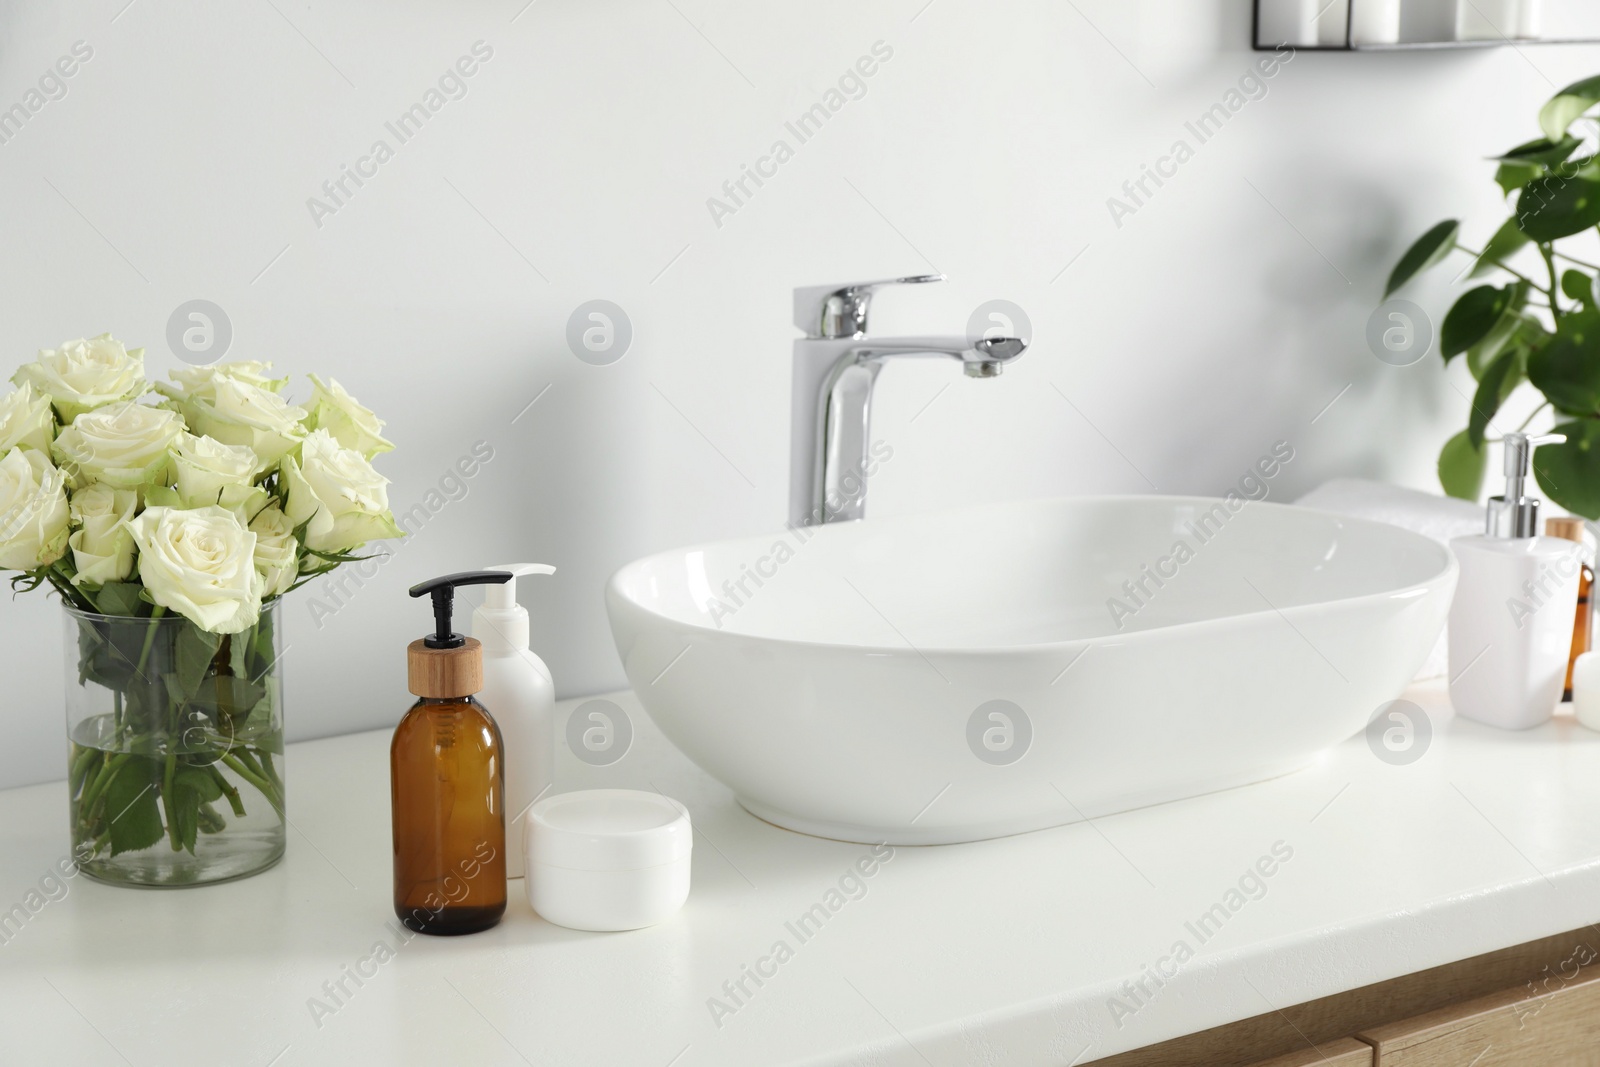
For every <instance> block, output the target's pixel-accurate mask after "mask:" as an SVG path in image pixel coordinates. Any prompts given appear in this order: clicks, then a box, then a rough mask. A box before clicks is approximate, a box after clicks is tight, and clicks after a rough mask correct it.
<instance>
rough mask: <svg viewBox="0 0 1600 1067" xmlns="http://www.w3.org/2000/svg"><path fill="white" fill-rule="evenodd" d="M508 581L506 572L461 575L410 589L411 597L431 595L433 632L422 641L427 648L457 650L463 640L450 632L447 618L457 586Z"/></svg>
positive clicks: (469, 572) (465, 641) (423, 583)
mask: <svg viewBox="0 0 1600 1067" xmlns="http://www.w3.org/2000/svg"><path fill="white" fill-rule="evenodd" d="M511 578H512V575H511V572H510V571H462V572H461V573H460V574H447V575H445V576H444V577H442V578H430V579H429V580H428V581H426V582H420V583H418V584H417V585H414V586H412V587H411V595H412V596H428V595H429V594H432V595H433V626H434V632H433V633H431V634H429V635H428V636H427V637H425V638H423V639H422V643H423V644H425V645H427V646H428V647H429V648H460V647H461V646H462V645H464V644H466V643H467V639H466V638H465V637H462V636H461V635H460V634H458V633H451V632H450V616H451V614H452V609H453V608H454V607H455V599H456V586H458V585H501V584H503V583H505V582H509V581H510V580H511Z"/></svg>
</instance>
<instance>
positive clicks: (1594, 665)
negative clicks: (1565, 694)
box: [1572, 652, 1600, 730]
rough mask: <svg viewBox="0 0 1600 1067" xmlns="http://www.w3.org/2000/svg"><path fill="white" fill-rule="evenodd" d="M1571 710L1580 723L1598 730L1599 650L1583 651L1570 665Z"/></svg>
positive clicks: (1599, 725) (1599, 717)
mask: <svg viewBox="0 0 1600 1067" xmlns="http://www.w3.org/2000/svg"><path fill="white" fill-rule="evenodd" d="M1572 710H1573V713H1574V714H1576V715H1577V716H1578V721H1579V722H1580V723H1582V724H1583V725H1585V726H1587V727H1588V728H1589V729H1591V730H1600V652H1585V653H1584V654H1583V655H1581V656H1579V657H1578V661H1577V662H1576V663H1574V664H1573V665H1572Z"/></svg>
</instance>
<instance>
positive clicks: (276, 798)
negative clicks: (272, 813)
mask: <svg viewBox="0 0 1600 1067" xmlns="http://www.w3.org/2000/svg"><path fill="white" fill-rule="evenodd" d="M233 751H234V755H235V756H237V757H238V759H239V762H240V763H242V764H244V765H245V769H246V770H248V771H249V772H250V773H251V774H253V775H255V776H256V778H258V779H259V780H260V781H261V782H262V783H263V784H265V785H266V786H267V789H266V790H265V792H266V794H267V799H268V800H270V801H272V806H273V807H274V808H277V809H278V813H279V814H280V815H281V814H283V810H284V807H283V783H282V782H279V781H278V780H277V775H276V774H268V773H267V771H266V770H265V769H264V768H263V767H262V765H261V763H260V761H259V759H258V757H265V756H266V755H267V753H266V752H264V751H262V752H258V751H256V750H254V749H250V748H237V749H234V750H233Z"/></svg>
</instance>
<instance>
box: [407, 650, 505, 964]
mask: <svg viewBox="0 0 1600 1067" xmlns="http://www.w3.org/2000/svg"><path fill="white" fill-rule="evenodd" d="M473 643H474V644H476V642H473ZM501 753H502V744H501V739H500V728H499V727H498V726H496V725H495V721H494V718H493V717H492V716H491V715H490V714H489V712H488V711H487V710H485V709H484V707H483V705H481V704H479V703H478V702H477V701H476V700H473V699H472V698H471V697H470V696H461V697H448V698H437V697H423V698H422V699H421V700H418V701H417V702H416V704H414V705H413V706H412V707H411V710H410V711H408V712H406V716H405V718H404V719H402V720H401V722H400V726H399V727H398V728H397V729H396V730H395V732H394V742H393V743H392V744H391V746H390V748H389V778H390V790H391V800H392V804H393V815H394V910H395V914H396V915H398V916H399V918H400V921H401V922H403V923H404V924H405V925H406V926H407V927H408V928H410V929H412V930H416V931H417V932H419V933H424V934H470V933H475V932H476V931H478V930H484V929H487V928H489V927H491V926H493V925H494V924H495V923H497V922H499V921H500V917H501V916H502V915H503V914H505V910H506V859H505V852H506V848H505V836H506V830H505V808H504V806H503V804H504V800H503V798H504V795H505V764H504V761H503V758H502V755H501Z"/></svg>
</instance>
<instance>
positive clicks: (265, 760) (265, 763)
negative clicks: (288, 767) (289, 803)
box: [261, 749, 283, 797]
mask: <svg viewBox="0 0 1600 1067" xmlns="http://www.w3.org/2000/svg"><path fill="white" fill-rule="evenodd" d="M261 766H262V767H263V768H265V769H266V772H267V777H269V778H271V779H272V784H273V785H275V786H277V787H278V796H279V797H282V796H283V779H282V778H279V777H278V768H276V767H274V766H273V765H272V753H270V752H268V751H266V750H265V749H262V750H261Z"/></svg>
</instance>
